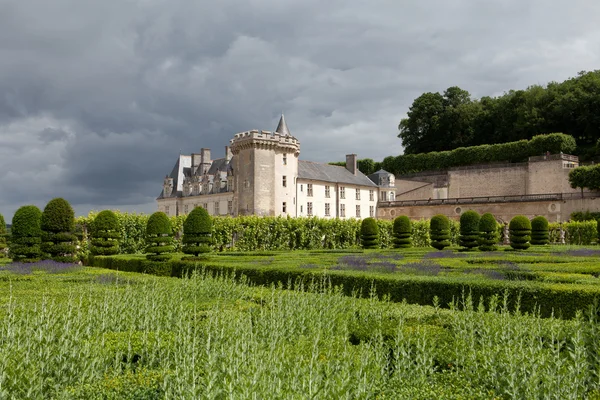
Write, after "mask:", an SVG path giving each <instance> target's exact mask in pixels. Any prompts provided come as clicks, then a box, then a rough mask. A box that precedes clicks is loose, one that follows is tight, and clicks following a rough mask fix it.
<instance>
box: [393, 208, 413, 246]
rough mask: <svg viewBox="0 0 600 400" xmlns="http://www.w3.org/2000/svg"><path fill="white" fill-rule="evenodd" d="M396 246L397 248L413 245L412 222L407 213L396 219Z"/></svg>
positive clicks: (394, 227) (394, 234)
mask: <svg viewBox="0 0 600 400" xmlns="http://www.w3.org/2000/svg"><path fill="white" fill-rule="evenodd" d="M392 235H393V237H394V239H393V240H392V242H393V243H394V247H395V248H396V249H400V248H408V247H412V224H411V223H410V219H409V218H408V217H407V216H406V215H401V216H399V217H397V218H396V219H395V220H394V226H393V228H392Z"/></svg>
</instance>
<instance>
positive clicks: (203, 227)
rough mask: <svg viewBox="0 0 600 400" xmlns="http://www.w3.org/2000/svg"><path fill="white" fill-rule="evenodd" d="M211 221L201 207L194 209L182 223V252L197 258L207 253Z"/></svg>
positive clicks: (211, 228) (208, 250) (209, 242)
mask: <svg viewBox="0 0 600 400" xmlns="http://www.w3.org/2000/svg"><path fill="white" fill-rule="evenodd" d="M212 230H213V227H212V219H211V217H210V215H209V214H208V212H207V211H206V210H205V209H204V208H202V207H196V208H194V209H193V210H192V212H191V213H189V215H188V216H187V218H186V220H185V222H184V223H183V252H184V253H186V254H193V255H194V256H198V255H199V254H201V253H209V252H210V245H211V242H212V240H211V235H212Z"/></svg>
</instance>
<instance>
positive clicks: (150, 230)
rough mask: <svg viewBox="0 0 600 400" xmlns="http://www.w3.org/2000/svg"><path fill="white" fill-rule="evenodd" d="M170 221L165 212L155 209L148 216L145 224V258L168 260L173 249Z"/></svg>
mask: <svg viewBox="0 0 600 400" xmlns="http://www.w3.org/2000/svg"><path fill="white" fill-rule="evenodd" d="M172 243H173V236H172V230H171V221H170V220H169V217H167V214H165V213H164V212H162V211H157V212H155V213H154V214H152V215H151V216H150V218H148V223H147V224H146V244H147V247H146V253H149V254H148V255H146V258H147V259H148V260H151V261H168V260H170V259H171V255H172V254H171V253H173V251H174V250H175V247H174V246H173V245H172Z"/></svg>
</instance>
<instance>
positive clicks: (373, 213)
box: [369, 206, 375, 217]
mask: <svg viewBox="0 0 600 400" xmlns="http://www.w3.org/2000/svg"><path fill="white" fill-rule="evenodd" d="M374 216H375V206H369V217H374Z"/></svg>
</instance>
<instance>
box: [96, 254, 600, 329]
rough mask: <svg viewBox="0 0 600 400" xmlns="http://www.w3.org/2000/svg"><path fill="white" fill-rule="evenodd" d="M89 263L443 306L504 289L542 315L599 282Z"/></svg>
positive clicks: (572, 306)
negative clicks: (324, 286) (311, 285)
mask: <svg viewBox="0 0 600 400" xmlns="http://www.w3.org/2000/svg"><path fill="white" fill-rule="evenodd" d="M90 265H91V266H94V267H100V268H109V269H114V270H120V271H129V272H140V273H146V274H153V275H159V276H172V277H181V276H184V275H186V274H188V273H190V272H192V271H194V270H201V269H204V270H205V271H208V272H210V273H226V274H231V273H235V274H236V275H237V276H238V277H239V276H240V275H244V276H245V279H247V281H249V282H251V283H253V284H256V285H270V284H277V283H280V282H281V283H283V284H287V283H289V282H295V281H304V282H308V281H310V280H312V279H322V278H323V277H326V278H327V279H328V280H329V281H330V282H331V283H332V284H333V285H335V286H340V287H342V289H343V291H344V293H345V294H347V295H353V293H355V292H356V291H358V292H359V293H362V295H363V296H368V295H369V293H370V291H371V289H372V288H375V290H376V292H377V295H378V296H380V297H382V296H389V297H390V300H392V301H396V302H401V301H403V300H406V301H407V302H408V303H411V304H420V305H432V304H433V303H434V296H435V297H437V298H438V299H439V304H441V305H442V306H444V307H447V306H448V304H449V303H450V302H452V301H453V300H460V299H461V298H462V297H463V296H466V295H467V294H468V293H471V295H472V297H473V298H474V299H479V298H480V297H483V298H486V299H487V298H490V297H491V296H503V295H504V294H508V296H509V298H508V301H509V306H510V308H511V309H513V310H514V309H515V307H516V304H517V303H518V304H520V306H519V309H520V310H521V311H523V312H536V311H537V310H538V309H539V311H540V313H541V315H542V316H544V317H549V316H551V315H553V314H554V315H555V316H562V317H563V318H573V317H574V316H575V314H576V312H577V311H578V310H585V309H587V308H588V307H589V305H591V304H593V302H594V300H595V299H597V298H598V297H600V288H597V287H595V286H589V285H575V284H568V285H567V284H550V283H540V282H532V281H492V280H485V279H481V280H477V281H473V280H469V281H468V282H467V281H464V280H461V279H459V278H451V277H423V276H420V277H415V276H402V277H398V276H384V275H372V274H368V273H361V272H354V271H344V272H342V271H331V270H321V271H318V270H306V269H300V268H286V269H281V268H271V267H265V266H261V267H255V266H251V265H241V266H238V267H235V268H234V267H223V266H214V265H211V264H210V261H206V262H202V263H199V262H196V263H194V262H189V261H169V262H153V261H148V260H145V259H121V258H117V257H92V258H91V259H90Z"/></svg>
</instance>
